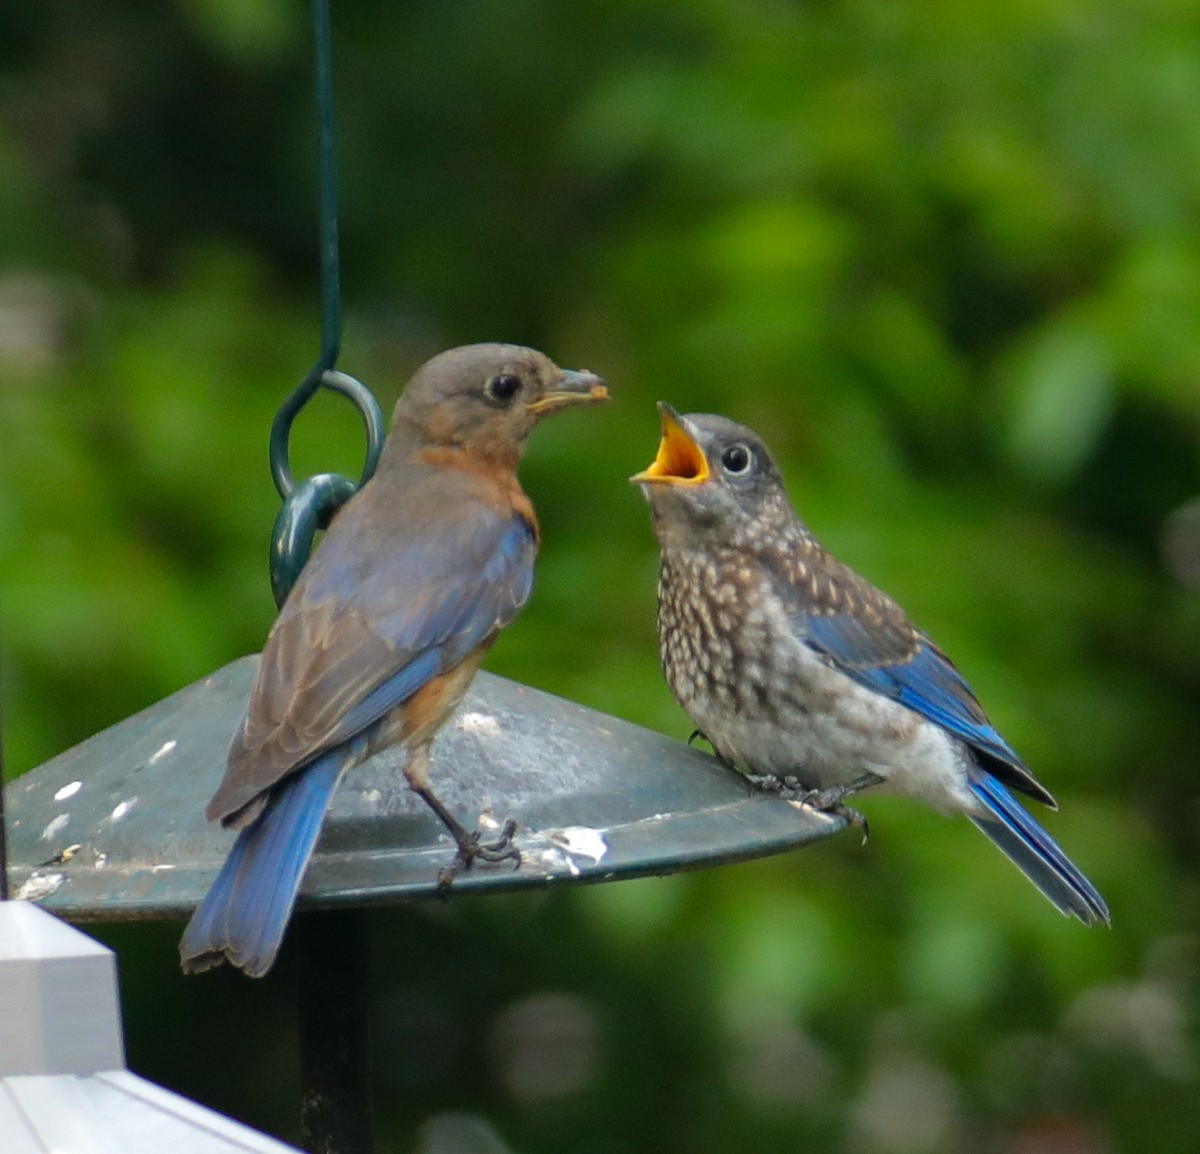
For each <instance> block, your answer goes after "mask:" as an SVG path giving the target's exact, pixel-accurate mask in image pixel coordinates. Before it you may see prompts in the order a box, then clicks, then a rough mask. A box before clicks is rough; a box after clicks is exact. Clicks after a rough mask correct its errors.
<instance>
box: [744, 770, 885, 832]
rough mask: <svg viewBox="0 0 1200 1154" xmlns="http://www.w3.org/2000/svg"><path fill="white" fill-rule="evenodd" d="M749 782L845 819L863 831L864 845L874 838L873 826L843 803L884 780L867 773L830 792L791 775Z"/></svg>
mask: <svg viewBox="0 0 1200 1154" xmlns="http://www.w3.org/2000/svg"><path fill="white" fill-rule="evenodd" d="M746 780H747V781H748V782H750V784H751V785H754V786H757V787H758V788H759V789H762V790H767V791H768V792H770V793H777V794H778V795H779V796H780V797H782V798H784V799H785V800H786V801H798V802H799V803H800V804H801V805H805V806H808V807H809V808H810V809H815V810H817V812H818V813H828V814H831V815H835V816H837V817H844V818H845V819H846V824H847V825H852V826H854V827H855V828H856V829H861V830H862V831H863V842H864V843H866V841H867V840H868V839H869V838H870V836H871V826H870V823H869V822H868V821H867V819H866V817H865V816H864V815H863V814H862V813H860V812H859V811H858V810H857V809H852V808H851V807H850V806H848V805H844V804H843V802H844V801H845V800H846V798H848V797H851V796H853V795H854V794H856V793H858V791H859V790H862V789H868V788H869V787H871V786H873V785H879V784H880V782H882V781H883V778H882V777H880V776H879V774H877V773H871V772H870V770H868V771H867V772H866V773H864V774H862V776H860V777H856V778H855V779H854V780H853V781H848V782H845V783H844V784H842V785H833V786H830V787H828V788H827V789H809V788H807V787H806V786H805V785H804V784H803V783H802V782H801V781H800V779H799V778H798V777H795V776H794V775H792V774H788V775H786V776H784V777H778V776H776V775H775V774H765V773H758V774H753V773H748V774H746Z"/></svg>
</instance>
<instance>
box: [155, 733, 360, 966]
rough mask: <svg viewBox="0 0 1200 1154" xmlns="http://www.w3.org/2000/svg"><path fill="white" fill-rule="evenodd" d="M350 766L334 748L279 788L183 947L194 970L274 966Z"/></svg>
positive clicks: (241, 840)
mask: <svg viewBox="0 0 1200 1154" xmlns="http://www.w3.org/2000/svg"><path fill="white" fill-rule="evenodd" d="M346 764H347V758H346V753H345V751H344V750H331V751H330V752H329V753H326V754H325V755H323V756H322V757H319V758H318V759H317V760H316V761H314V762H313V763H312V765H310V766H307V767H306V768H305V769H303V770H301V771H300V772H298V773H296V774H294V775H293V776H292V777H289V778H287V779H285V780H284V781H283V782H282V783H281V784H280V785H278V786H276V787H275V789H274V791H273V793H272V796H271V800H270V801H269V802H268V803H267V808H266V809H265V810H264V811H263V813H262V816H261V817H259V818H258V820H257V821H255V822H254V824H253V825H249V826H247V827H246V828H245V829H244V830H242V832H241V833H240V834H239V835H238V839H237V841H236V842H235V843H234V846H233V849H231V850H230V851H229V856H228V857H227V858H226V859H225V864H224V865H223V866H222V867H221V872H220V873H219V874H218V875H217V879H216V881H214V882H213V884H212V888H211V889H210V890H209V891H208V893H207V894H206V895H205V897H204V900H203V901H202V902H201V903H200V905H199V906H197V908H196V912H195V913H194V914H193V915H192V920H191V921H190V922H188V925H187V928H186V929H185V930H184V932H183V938H182V940H181V941H180V943H179V954H180V957H181V959H182V961H183V968H184V970H185V971H187V972H189V973H198V972H199V971H201V970H207V969H210V968H211V967H212V966H216V965H219V964H220V963H221V962H223V961H226V960H227V961H229V962H231V963H232V964H233V965H235V966H237V967H239V968H240V969H242V970H244V971H245V972H246V973H247V974H249V975H250V977H253V978H258V977H261V976H262V975H263V974H265V973H266V972H267V970H269V969H270V968H271V965H272V963H273V962H274V961H275V955H276V954H277V953H278V952H279V946H280V943H281V942H282V941H283V934H284V931H285V930H286V929H287V924H288V920H289V919H290V917H291V914H292V907H293V906H294V905H295V903H296V893H297V891H298V890H299V889H300V882H301V880H302V879H303V877H304V871H305V868H306V867H307V866H308V859H309V858H310V857H312V852H313V849H314V847H315V846H316V844H317V837H318V836H319V834H320V832H321V825H322V823H323V822H324V820H325V811H326V810H327V809H328V808H329V802H330V800H331V799H332V797H333V792H334V790H335V789H336V788H337V784H338V781H339V780H340V779H341V776H342V771H343V769H344V768H345V766H346Z"/></svg>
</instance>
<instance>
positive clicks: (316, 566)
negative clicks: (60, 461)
mask: <svg viewBox="0 0 1200 1154" xmlns="http://www.w3.org/2000/svg"><path fill="white" fill-rule="evenodd" d="M398 480H399V481H400V482H401V483H400V485H399V487H397V485H396V483H395V480H393V482H392V483H391V484H390V485H382V486H381V485H374V486H368V488H367V489H364V490H363V493H362V494H360V497H359V498H358V499H356V500H355V501H354V502H352V503H351V504H350V505H349V506H347V508H346V509H345V510H344V511H343V513H342V514H341V515H340V516H339V517H338V518H337V520H336V521H335V522H334V525H333V526H332V527H331V529H330V531H329V533H328V534H327V535H326V538H325V540H324V542H323V543H322V546H321V549H320V550H318V552H317V554H316V555H315V556H314V558H313V560H312V562H310V564H309V566H308V567H307V568H306V569H305V571H304V573H303V574H302V575H301V579H300V581H299V582H297V585H296V588H295V589H294V590H293V593H292V595H291V596H290V597H289V599H288V601H287V603H286V605H285V606H284V609H283V611H282V612H281V614H280V617H279V620H278V621H277V622H276V624H275V627H274V628H273V629H272V631H271V635H270V637H269V638H268V640H267V645H266V647H265V648H264V651H263V657H262V664H261V665H260V668H259V674H258V677H257V679H256V682H255V687H254V691H253V694H252V697H251V702H250V707H249V710H248V711H247V715H246V718H245V720H244V721H243V723H242V726H241V728H240V729H239V731H238V733H237V734H236V735H235V737H234V740H233V743H232V745H231V748H230V753H229V763H228V767H227V769H226V773H225V777H224V779H223V781H222V782H221V785H220V787H219V788H218V790H217V793H216V794H215V796H214V797H213V800H212V801H211V802H210V803H209V807H208V815H209V817H210V818H214V819H215V818H221V819H225V820H226V821H227V823H228V824H235V825H240V826H242V827H243V828H242V829H241V832H240V833H239V835H238V839H237V841H236V842H235V843H234V846H233V849H232V850H231V851H230V853H229V856H228V858H227V859H226V861H225V864H224V866H223V867H222V869H221V871H220V873H219V874H218V875H217V878H216V880H215V881H214V883H213V885H212V887H211V889H210V890H209V892H208V894H207V895H206V896H205V898H204V900H203V901H202V902H201V903H200V905H199V907H197V909H196V912H195V913H194V915H193V916H192V919H191V921H190V922H189V923H188V926H187V928H186V930H185V931H184V935H183V939H182V940H181V942H180V955H181V958H182V960H183V965H184V969H185V970H189V971H196V970H203V969H208V968H209V967H210V966H214V965H217V964H218V963H219V962H221V961H223V960H225V959H228V960H230V961H231V962H233V963H234V964H235V965H237V966H239V967H241V968H242V969H243V970H245V971H246V973H248V974H250V975H251V976H259V975H261V974H264V973H266V971H267V970H268V969H269V968H270V967H271V965H272V963H273V962H274V960H275V956H276V954H277V953H278V950H279V946H280V943H281V942H282V940H283V934H284V931H285V929H286V928H287V924H288V921H289V919H290V917H291V912H292V907H293V906H294V904H295V900H296V895H297V893H298V891H299V888H300V883H301V880H302V878H303V877H304V872H305V869H306V868H307V866H308V861H309V858H310V857H311V856H312V853H313V850H314V849H315V847H316V844H317V838H318V837H319V835H320V830H321V826H322V824H323V822H324V818H325V813H326V811H327V809H328V808H329V803H330V801H331V800H332V798H333V794H334V791H335V790H336V789H337V785H338V782H339V781H340V780H341V776H342V774H343V773H344V772H345V771H346V769H347V768H349V767H350V766H351V765H353V764H355V763H356V762H357V761H358V760H359V759H360V758H361V757H362V756H363V755H364V754H365V753H366V752H367V750H368V748H369V746H370V741H371V736H372V732H373V730H374V727H375V726H376V725H377V723H379V722H381V720H382V719H384V718H386V717H387V716H388V715H389V714H390V713H391V712H392V710H393V709H395V708H396V707H397V706H398V705H400V704H401V703H403V702H404V701H406V700H407V699H409V698H410V697H412V695H413V694H414V693H416V692H418V691H419V690H420V689H421V688H422V687H423V686H425V685H427V684H428V683H429V682H430V681H431V680H432V679H433V678H435V677H436V676H438V675H439V674H440V673H443V672H446V671H448V670H450V669H453V668H454V667H455V666H456V665H458V664H459V663H460V662H461V661H462V660H463V659H464V658H466V657H467V656H469V655H470V654H472V653H474V652H475V651H476V650H477V649H478V648H480V647H481V646H483V645H486V644H487V643H488V642H489V641H490V640H491V638H492V636H493V635H494V634H495V633H496V632H497V631H498V630H499V629H500V628H501V627H502V626H503V625H505V624H506V623H507V622H508V621H509V620H511V619H512V617H513V616H515V614H516V613H517V611H518V610H519V609H520V607H521V606H522V605H523V604H524V603H525V601H526V599H527V598H528V596H529V593H530V590H531V587H532V581H533V561H534V555H535V553H536V551H537V531H536V529H535V527H534V525H533V524H532V523H531V522H530V521H529V520H528V519H527V518H526V517H525V516H522V515H521V513H520V512H517V511H512V510H510V511H509V512H508V513H507V514H502V513H500V512H498V511H497V504H498V502H495V501H491V502H489V501H479V500H470V499H467V500H457V501H456V500H455V499H454V498H455V497H456V496H459V497H461V496H464V494H461V493H460V494H455V492H454V491H453V490H454V487H455V485H456V484H457V485H460V486H461V485H462V479H461V478H455V477H450V478H446V479H444V480H442V481H441V483H440V484H439V485H438V490H437V492H435V493H433V494H432V495H431V494H430V493H428V492H426V493H424V494H422V493H421V492H420V491H416V492H414V491H413V490H412V488H411V487H406V483H407V484H408V485H411V484H419V483H420V480H421V478H420V477H417V478H413V477H411V476H408V477H406V476H404V475H403V474H401V476H400V477H399V478H398ZM465 496H467V497H469V496H470V494H469V493H468V494H465ZM364 498H365V499H364ZM397 521H399V522H400V524H399V525H397Z"/></svg>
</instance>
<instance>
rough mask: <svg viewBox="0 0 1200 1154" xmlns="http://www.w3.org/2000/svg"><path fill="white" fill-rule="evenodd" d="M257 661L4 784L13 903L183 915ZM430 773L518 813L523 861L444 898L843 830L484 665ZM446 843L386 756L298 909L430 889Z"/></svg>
mask: <svg viewBox="0 0 1200 1154" xmlns="http://www.w3.org/2000/svg"><path fill="white" fill-rule="evenodd" d="M257 664H258V659H257V658H256V657H246V658H243V659H242V660H240V661H236V662H234V663H233V664H231V665H227V666H225V668H223V669H220V670H218V671H217V672H216V673H214V674H213V675H212V676H210V677H207V678H205V679H204V680H203V681H199V682H197V683H195V684H194V685H191V686H188V687H187V688H186V689H183V690H181V691H180V692H179V693H176V694H173V695H172V696H171V697H168V698H166V699H165V700H164V701H161V702H159V703H158V704H157V705H154V706H151V707H150V708H149V709H147V710H145V711H143V712H142V713H139V714H137V715H136V716H134V717H131V718H129V719H127V720H125V721H123V722H120V723H119V724H117V725H115V726H113V727H112V728H111V729H107V730H105V731H104V732H103V733H100V734H97V735H96V736H95V737H92V738H90V739H88V740H87V741H85V742H83V743H82V744H81V745H78V746H76V747H75V748H74V749H71V750H68V751H67V752H66V753H63V754H61V755H59V756H58V757H56V758H54V759H53V760H52V761H49V762H47V763H46V764H45V765H42V766H40V767H38V768H37V769H34V770H32V771H30V772H29V773H26V774H24V775H23V776H21V777H20V778H18V779H17V780H15V781H14V782H13V783H12V784H11V785H10V786H9V790H8V802H9V838H10V855H11V858H10V866H9V876H10V884H11V887H12V893H13V896H14V897H18V898H28V899H32V900H36V901H37V902H38V903H39V904H41V905H43V906H44V907H45V908H46V909H48V910H51V911H53V912H54V913H57V914H60V915H61V916H63V917H65V918H69V919H71V920H73V921H80V922H86V921H115V920H128V919H137V918H170V917H182V916H185V915H186V914H188V913H190V911H191V910H192V909H193V908H194V907H195V905H196V904H197V902H199V900H200V899H201V898H202V897H203V896H204V894H205V892H206V891H207V889H208V886H209V884H210V883H211V882H212V879H213V877H214V876H215V875H216V872H217V870H218V869H219V868H220V866H221V863H222V862H223V861H224V858H225V855H226V853H227V852H228V850H229V847H230V846H231V845H232V843H233V839H234V834H233V833H232V832H230V831H227V830H224V829H222V828H221V827H220V826H219V825H215V824H210V823H207V822H205V821H204V818H203V810H204V805H205V802H206V801H207V800H208V798H209V796H210V795H211V793H212V791H213V789H214V788H215V787H216V785H217V783H218V782H219V781H220V779H221V775H222V773H223V771H224V764H225V750H226V748H227V747H228V744H229V739H230V736H231V735H232V733H233V731H234V729H235V728H236V727H237V725H238V723H239V722H240V721H241V718H242V714H243V712H244V710H245V706H246V701H247V699H248V697H249V693H250V685H251V682H252V681H253V677H254V671H255V669H256V667H257ZM431 780H432V781H433V782H434V783H435V784H436V787H437V790H438V793H439V795H440V796H441V797H442V798H443V799H444V800H445V801H446V803H447V805H449V806H451V807H452V808H454V809H456V810H457V811H459V812H462V813H475V812H478V811H480V809H481V808H482V810H483V813H484V822H485V823H486V822H487V821H488V820H489V815H491V820H494V821H495V822H496V823H497V828H499V823H501V822H503V821H504V820H505V819H506V818H509V817H511V818H514V819H515V820H516V822H517V835H516V844H517V846H518V848H519V849H520V851H521V856H522V863H521V866H520V868H519V869H513V868H512V865H511V863H500V864H497V865H494V866H488V865H476V866H475V867H474V868H472V869H470V870H467V871H464V872H462V873H461V874H460V875H459V876H458V877H457V878H456V879H455V881H454V884H453V887H452V891H451V892H452V893H481V892H485V891H486V892H491V891H500V890H515V889H529V888H541V887H545V886H549V885H561V884H564V883H572V882H597V881H613V880H616V879H618V878H628V877H639V876H645V875H649V874H665V873H671V872H673V871H675V870H680V869H686V868H688V867H696V866H703V865H715V864H718V863H721V862H729V861H736V860H739V859H743V858H751V857H759V856H763V855H766V854H771V853H776V852H779V851H781V850H786V849H790V848H793V847H796V846H801V845H805V844H807V843H808V842H810V841H814V840H816V839H818V838H820V837H823V836H825V835H827V834H830V833H833V832H836V831H837V830H839V829H841V828H842V826H843V824H844V822H843V819H841V818H838V817H833V816H830V815H826V814H822V813H816V812H814V811H812V810H810V809H807V808H805V807H803V806H801V805H798V804H796V803H789V802H786V801H782V800H780V799H779V798H777V797H771V796H767V795H764V794H763V793H762V792H761V791H758V790H755V789H753V788H752V787H750V786H748V785H747V784H745V783H744V782H742V781H741V780H740V779H739V777H738V776H737V775H736V774H735V773H733V772H732V771H731V770H730V769H729V768H728V767H726V766H724V765H721V764H720V763H719V762H718V761H717V760H716V759H715V758H713V757H711V756H709V755H708V754H705V753H702V752H700V751H699V750H695V749H689V748H688V747H686V746H684V745H682V744H680V743H679V742H675V741H672V740H671V739H669V738H666V737H663V736H661V735H660V734H657V733H653V732H651V731H649V730H646V729H643V728H641V727H639V726H636V725H631V724H630V723H628V722H625V721H620V720H618V719H616V718H613V717H609V716H607V715H605V714H602V713H598V712H596V711H594V710H591V709H587V708H584V707H583V706H580V705H576V704H573V703H572V702H569V701H565V700H563V699H562V698H559V697H554V696H553V695H551V694H548V693H543V692H541V691H539V690H536V689H531V688H529V687H528V686H524V685H519V684H517V683H516V682H512V681H508V680H506V679H504V678H502V677H496V676H493V675H490V674H487V673H481V674H479V676H478V677H477V678H476V680H475V683H474V685H473V687H472V689H471V690H470V691H469V692H468V694H467V697H466V699H465V700H464V702H463V704H462V705H461V706H460V707H459V710H458V712H457V713H456V714H455V715H454V716H453V717H452V719H451V720H450V721H449V722H448V723H447V725H446V727H445V729H444V730H443V731H442V733H441V735H440V736H439V738H438V740H437V741H436V742H435V743H434V748H433V766H432V771H431ZM453 854H454V843H453V841H452V840H451V839H450V838H449V837H448V836H447V835H446V832H445V829H444V828H443V826H442V825H441V824H440V823H439V822H438V821H437V819H436V818H435V817H434V815H433V814H432V812H431V811H430V810H429V808H428V807H427V806H426V805H425V804H424V803H423V802H422V801H421V800H420V799H419V798H418V797H417V796H416V795H415V794H414V793H412V791H411V790H409V789H408V787H407V784H406V783H405V780H404V776H403V773H402V772H401V767H400V759H399V756H398V755H397V753H396V751H393V750H385V751H384V752H382V753H380V754H377V755H376V756H375V757H373V758H371V759H370V760H368V761H366V762H364V763H363V764H362V765H361V766H359V767H357V768H356V769H354V770H352V771H351V772H350V773H349V774H348V775H347V777H346V780H345V781H344V782H343V783H342V786H341V788H340V789H339V790H338V791H337V793H336V794H335V795H334V799H333V805H332V807H331V809H330V812H329V815H328V817H327V819H326V823H325V828H324V832H323V833H322V836H321V841H320V843H319V845H318V848H317V852H316V854H315V856H314V857H313V860H312V863H311V864H310V866H309V870H308V874H307V875H306V879H305V883H304V887H303V889H302V891H301V908H303V907H305V906H308V907H313V906H336V905H354V906H358V905H364V904H367V903H377V902H387V901H395V900H398V899H409V898H430V897H434V896H436V895H438V893H439V891H438V885H437V878H438V871H439V869H440V868H441V867H443V866H445V865H446V864H448V863H449V861H450V859H451V858H452V857H453Z"/></svg>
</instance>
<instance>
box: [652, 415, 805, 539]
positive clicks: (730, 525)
mask: <svg viewBox="0 0 1200 1154" xmlns="http://www.w3.org/2000/svg"><path fill="white" fill-rule="evenodd" d="M658 411H659V413H660V415H661V417H662V441H661V442H660V443H659V446H658V455H657V456H656V457H655V458H654V462H653V464H651V465H650V467H649V468H647V469H644V470H643V471H642V472H640V473H637V474H635V475H634V476H633V477H631V478H630V480H631V481H632V482H633V483H634V484H636V485H638V486H640V487H641V490H642V492H643V493H644V494H645V496H646V500H647V501H649V502H650V508H651V510H652V511H653V513H654V528H655V533H656V534H657V536H658V538H659V541H660V542H662V543H663V544H679V545H683V544H685V543H686V542H688V541H696V540H701V539H702V540H704V541H706V542H713V543H725V544H734V543H747V544H748V543H750V541H751V540H752V539H753V538H755V537H758V536H760V535H761V534H762V533H764V532H766V533H772V532H775V533H777V532H779V531H780V530H784V529H788V528H793V529H796V528H800V529H802V526H801V525H800V523H799V521H798V518H797V517H796V514H795V512H794V511H793V510H792V507H791V505H790V504H789V503H788V499H787V491H786V490H785V489H784V485H783V477H782V476H781V474H780V472H779V469H778V467H777V466H776V464H775V462H774V461H773V460H772V458H771V454H770V453H769V452H768V451H767V447H766V445H764V444H763V442H762V438H761V437H759V436H758V434H757V433H755V432H754V431H753V430H751V429H748V428H746V426H745V425H739V424H737V423H736V422H734V421H731V420H729V419H728V418H726V417H718V416H716V415H715V414H712V413H689V414H688V415H687V416H681V415H680V414H679V413H677V412H676V411H675V410H674V409H673V408H671V406H670V405H668V404H667V403H666V402H665V401H660V402H659V405H658Z"/></svg>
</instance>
